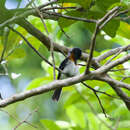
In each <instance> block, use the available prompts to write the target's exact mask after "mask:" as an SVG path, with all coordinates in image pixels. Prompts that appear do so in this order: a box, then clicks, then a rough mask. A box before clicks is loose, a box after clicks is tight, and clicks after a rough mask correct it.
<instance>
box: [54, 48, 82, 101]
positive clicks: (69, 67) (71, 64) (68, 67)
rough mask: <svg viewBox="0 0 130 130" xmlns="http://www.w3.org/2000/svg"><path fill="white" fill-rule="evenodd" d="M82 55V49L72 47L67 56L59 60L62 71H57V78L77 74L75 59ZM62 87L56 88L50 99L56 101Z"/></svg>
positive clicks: (77, 68)
mask: <svg viewBox="0 0 130 130" xmlns="http://www.w3.org/2000/svg"><path fill="white" fill-rule="evenodd" d="M81 55H82V50H81V49H80V48H77V47H74V48H72V49H71V50H70V51H69V52H68V56H67V57H66V58H65V59H64V60H63V61H62V62H61V64H60V66H59V69H60V70H62V71H63V72H64V73H65V74H64V73H61V72H59V73H58V77H57V79H58V80H59V79H65V78H68V77H73V76H76V75H78V74H79V67H78V65H77V60H78V59H80V57H81ZM61 91H62V88H57V89H56V90H55V91H54V93H53V95H52V100H54V101H58V100H59V98H60V95H61Z"/></svg>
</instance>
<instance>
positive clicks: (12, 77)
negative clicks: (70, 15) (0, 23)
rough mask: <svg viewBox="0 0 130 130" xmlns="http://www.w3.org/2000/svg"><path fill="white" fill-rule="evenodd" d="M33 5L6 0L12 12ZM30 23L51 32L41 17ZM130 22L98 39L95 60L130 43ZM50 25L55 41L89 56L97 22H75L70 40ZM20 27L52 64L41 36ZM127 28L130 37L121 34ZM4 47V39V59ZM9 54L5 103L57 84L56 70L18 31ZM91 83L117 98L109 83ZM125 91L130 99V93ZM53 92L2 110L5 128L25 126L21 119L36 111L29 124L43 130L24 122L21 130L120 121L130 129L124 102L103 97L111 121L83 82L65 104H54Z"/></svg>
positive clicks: (98, 129) (101, 128) (90, 128)
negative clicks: (54, 82) (11, 97)
mask: <svg viewBox="0 0 130 130" xmlns="http://www.w3.org/2000/svg"><path fill="white" fill-rule="evenodd" d="M35 2H36V4H37V5H40V4H42V3H44V2H47V0H46V1H45V0H37V1H35ZM27 4H28V0H6V8H7V9H16V8H17V7H19V8H24V7H25V6H26V5H27ZM28 20H29V21H30V22H31V23H32V24H33V25H34V26H35V27H37V28H38V29H39V30H41V31H42V32H44V33H45V30H44V27H43V24H42V22H41V21H40V19H39V18H36V17H33V16H29V18H28ZM129 24H130V20H127V21H125V22H122V23H121V26H120V27H119V29H118V33H117V34H116V35H115V36H114V37H113V36H110V35H108V34H107V33H106V32H105V31H101V33H100V34H99V35H98V36H97V43H96V49H95V52H94V56H98V55H100V54H102V53H104V52H106V51H108V50H110V49H112V48H116V47H119V46H123V45H128V44H130V40H129V39H130V35H129V34H130V25H129ZM46 25H47V28H48V30H49V33H50V34H51V36H52V39H53V41H55V42H57V43H59V44H61V45H65V46H67V47H70V48H72V47H80V48H81V49H82V50H83V51H84V52H87V53H89V45H90V41H91V36H92V33H93V29H92V27H91V24H89V25H88V23H87V24H86V23H83V22H75V23H74V24H72V25H71V26H69V27H66V28H64V31H65V32H66V34H67V35H68V36H69V37H70V38H68V37H66V36H65V34H64V33H63V32H62V31H61V29H60V26H59V24H58V23H57V22H55V21H51V20H46ZM15 28H16V29H17V31H19V32H21V33H22V34H23V35H24V36H25V37H26V38H27V39H28V40H29V41H30V43H31V44H32V45H33V46H34V47H35V48H36V49H37V50H39V52H41V53H42V54H43V55H44V56H45V57H46V58H47V59H48V60H49V61H51V57H50V53H49V51H48V50H47V49H46V47H45V46H43V45H42V44H41V43H40V42H39V41H38V40H37V39H36V38H34V37H33V36H31V35H29V34H28V33H27V32H26V31H25V30H24V29H23V28H21V27H19V26H18V25H17V26H15ZM122 28H126V29H128V28H129V30H128V31H127V32H125V35H121V31H122V30H121V29H122ZM2 49H3V44H2V36H1V35H0V55H1V54H2ZM7 50H8V52H10V53H9V54H6V55H7V60H5V61H3V62H2V64H1V65H0V73H1V75H0V92H1V96H2V98H3V99H5V98H7V97H10V96H11V95H13V94H15V93H20V92H23V91H27V90H30V89H32V88H36V87H38V86H41V85H43V84H47V83H49V82H51V81H52V80H53V69H52V68H51V67H50V66H49V65H48V64H46V63H45V62H44V61H42V60H41V58H40V57H39V56H38V55H36V53H35V52H34V51H33V50H31V49H30V48H29V47H28V46H27V44H26V43H25V42H24V41H23V40H22V39H21V38H20V37H19V36H18V35H17V34H16V33H14V32H12V31H10V32H9V35H8V40H7ZM125 54H126V53H123V54H121V55H119V57H120V56H122V55H125ZM119 57H118V58H119ZM63 59H64V56H63V55H62V54H59V53H56V52H55V62H56V66H59V64H60V62H61V61H62V60H63ZM107 60H108V59H106V60H104V61H103V63H105V62H106V61H107ZM79 63H80V61H79ZM83 64H85V63H83ZM119 68H129V69H130V61H129V62H127V63H125V64H123V65H120V66H118V67H117V68H116V69H119ZM84 69H85V68H84V67H80V73H82V72H84ZM129 69H127V70H124V71H120V72H119V71H117V72H112V73H110V75H111V76H112V77H113V78H115V79H117V80H121V79H122V76H123V75H130V70H129ZM124 82H126V83H130V80H129V79H126V80H124ZM86 83H87V84H88V85H90V86H91V87H93V88H95V89H98V90H101V91H105V92H107V93H109V94H111V95H113V96H116V94H115V92H114V91H113V90H112V89H111V87H110V86H109V85H108V84H106V83H104V82H99V81H87V82H86ZM75 88H76V89H75ZM78 91H80V92H81V94H82V95H83V96H85V98H87V100H88V101H89V103H91V105H92V106H93V107H94V109H95V111H96V114H95V113H94V112H93V111H92V109H91V108H90V106H89V105H88V102H87V101H85V100H84V99H83V98H82V97H81V96H80V94H79V93H78ZM124 91H125V92H126V93H127V94H129V96H130V93H129V92H128V91H127V90H124ZM52 93H53V92H48V93H45V94H41V95H39V96H34V97H31V98H29V99H26V100H24V101H20V102H17V103H15V104H12V105H9V106H7V107H5V108H2V109H0V129H1V130H11V129H13V128H15V127H16V126H17V124H18V123H19V122H18V121H17V120H19V121H22V120H24V119H25V118H26V117H27V116H28V115H29V113H31V115H30V116H29V118H28V120H27V121H28V122H30V123H31V124H33V125H34V126H36V127H37V128H34V127H33V126H30V125H29V124H27V123H23V124H22V125H21V126H19V127H18V130H35V129H38V130H44V129H45V130H46V129H47V130H60V129H61V130H109V128H108V127H107V125H106V124H108V125H109V126H115V127H116V125H117V123H118V128H117V130H130V113H129V111H128V110H127V108H126V107H125V105H124V103H123V102H122V101H121V100H118V99H116V98H111V97H108V96H105V95H103V94H98V95H99V97H100V99H101V101H102V104H103V106H104V108H105V110H106V113H107V114H108V116H109V117H110V119H109V118H105V116H104V114H103V113H102V110H101V107H100V105H99V103H98V100H97V98H96V96H95V95H94V93H93V92H92V91H91V90H90V89H88V88H86V87H84V86H83V85H81V84H77V85H74V86H71V87H67V88H64V90H63V93H62V96H61V99H60V101H59V102H53V101H52V100H51V96H52ZM35 110H36V111H35ZM7 112H8V113H7ZM15 118H16V119H17V120H16V119H15ZM99 118H100V119H101V120H103V121H104V122H105V123H103V122H102V121H101V120H100V119H99Z"/></svg>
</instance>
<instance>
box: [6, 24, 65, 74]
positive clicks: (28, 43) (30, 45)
mask: <svg viewBox="0 0 130 130" xmlns="http://www.w3.org/2000/svg"><path fill="white" fill-rule="evenodd" d="M8 27H9V28H10V29H11V30H12V31H13V32H15V33H17V34H18V35H20V36H21V37H22V38H23V40H24V41H25V42H26V43H27V45H28V46H29V47H30V48H31V49H33V50H34V52H35V53H36V54H38V55H39V56H40V57H41V58H42V60H44V61H45V62H46V63H48V64H49V65H50V66H53V64H52V63H51V62H49V61H48V60H47V59H46V58H45V57H44V56H43V55H41V54H40V53H39V52H38V51H37V50H36V49H35V48H34V47H33V46H32V44H31V43H30V42H29V41H28V40H27V39H26V38H25V37H24V36H23V35H22V34H21V33H20V32H18V31H17V30H15V29H13V28H12V27H10V26H8ZM56 69H57V70H58V71H59V72H60V73H62V74H66V73H64V72H63V71H62V70H60V69H59V68H57V67H56Z"/></svg>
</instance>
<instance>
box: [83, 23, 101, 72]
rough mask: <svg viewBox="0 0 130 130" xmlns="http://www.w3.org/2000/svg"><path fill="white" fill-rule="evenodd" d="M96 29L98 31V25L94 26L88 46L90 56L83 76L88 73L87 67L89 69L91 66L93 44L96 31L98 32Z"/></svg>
mask: <svg viewBox="0 0 130 130" xmlns="http://www.w3.org/2000/svg"><path fill="white" fill-rule="evenodd" d="M98 29H99V25H98V24H96V28H95V31H94V33H93V36H92V40H91V44H90V54H89V57H88V60H87V66H86V70H85V74H87V73H89V67H90V64H91V60H92V58H93V51H94V48H95V44H96V36H97V33H98V31H99V30H98Z"/></svg>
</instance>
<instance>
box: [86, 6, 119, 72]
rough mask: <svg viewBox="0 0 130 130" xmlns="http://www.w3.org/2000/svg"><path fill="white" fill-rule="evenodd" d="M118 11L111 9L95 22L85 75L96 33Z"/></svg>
mask: <svg viewBox="0 0 130 130" xmlns="http://www.w3.org/2000/svg"><path fill="white" fill-rule="evenodd" d="M119 9H120V7H115V8H113V9H112V10H110V11H109V12H108V13H107V14H106V15H105V16H104V17H102V18H101V19H99V20H98V21H97V22H96V27H95V31H94V33H93V35H92V40H91V44H90V54H89V57H88V60H87V65H86V70H85V74H87V73H89V68H90V64H91V60H92V58H93V51H94V48H95V44H96V36H97V34H98V32H99V31H100V30H101V29H102V28H103V27H104V26H105V24H106V23H107V22H108V21H110V20H111V19H112V18H113V17H114V16H115V15H116V14H117V12H118V10H119Z"/></svg>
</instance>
